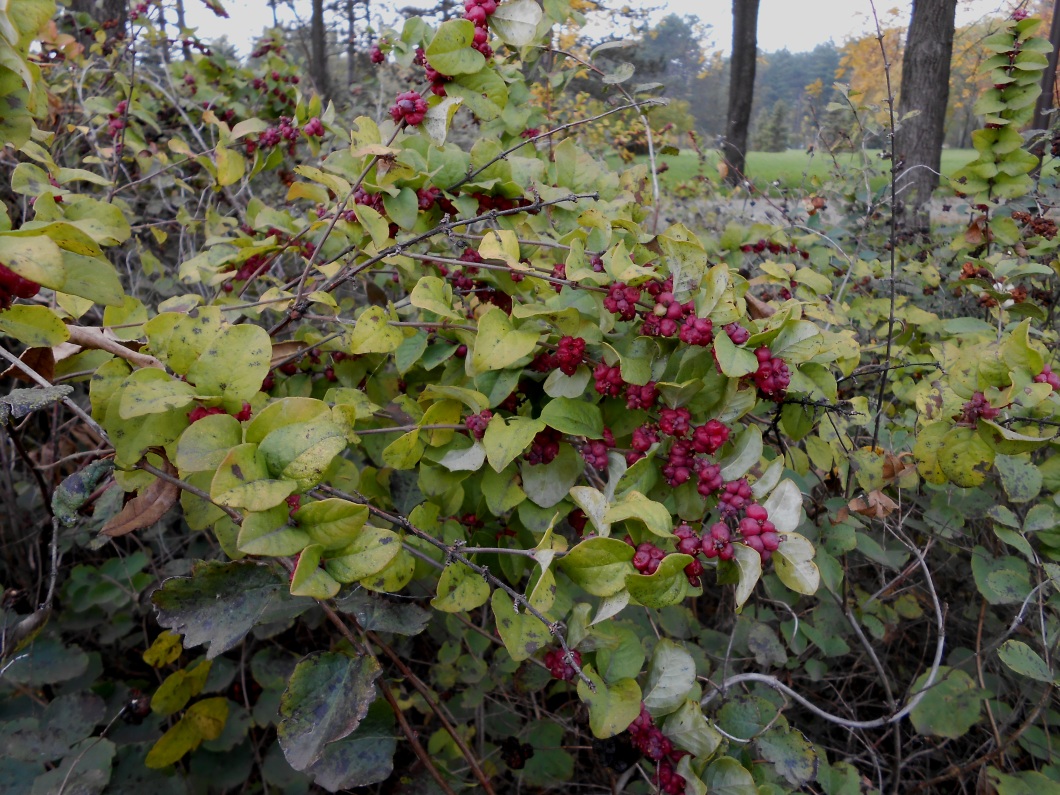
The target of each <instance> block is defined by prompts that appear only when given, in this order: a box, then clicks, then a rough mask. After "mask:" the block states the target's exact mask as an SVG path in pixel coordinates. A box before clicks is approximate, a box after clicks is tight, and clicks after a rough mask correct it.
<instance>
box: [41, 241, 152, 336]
mask: <svg viewBox="0 0 1060 795" xmlns="http://www.w3.org/2000/svg"><path fill="white" fill-rule="evenodd" d="M63 266H64V267H65V269H66V278H65V279H63V284H62V287H60V288H59V290H58V292H61V293H66V294H67V295H76V296H78V297H80V298H85V299H87V300H89V301H92V302H93V303H97V304H104V305H106V306H107V307H108V308H109V307H111V306H118V305H120V304H121V303H122V302H123V300H124V299H125V298H126V296H125V291H124V290H123V289H122V285H121V280H120V279H119V278H118V273H117V271H115V270H114V266H113V265H111V264H110V263H109V262H108V261H107V260H106V259H104V258H103V257H89V256H85V255H83V254H76V253H74V252H72V251H63ZM146 319H147V318H146V317H144V320H146ZM107 322H108V321H107V320H106V318H104V323H107ZM118 334H119V336H120V335H121V330H119V332H118Z"/></svg>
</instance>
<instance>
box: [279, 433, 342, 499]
mask: <svg viewBox="0 0 1060 795" xmlns="http://www.w3.org/2000/svg"><path fill="white" fill-rule="evenodd" d="M346 444H347V439H346V429H345V428H343V427H342V426H341V425H338V424H337V423H335V422H333V421H332V420H331V419H330V418H319V419H315V420H310V421H309V422H299V423H294V424H292V425H285V426H283V427H282V428H277V429H276V430H274V431H272V432H271V433H269V435H268V436H266V437H265V438H264V439H262V440H261V444H260V445H259V447H258V453H259V454H260V456H261V458H262V460H263V461H264V462H265V465H266V467H267V469H268V471H269V473H271V474H272V475H275V476H277V477H282V478H285V479H288V480H293V481H296V482H297V490H298V491H305V490H306V489H309V488H311V487H313V486H315V485H317V484H318V483H319V482H320V481H321V480H322V479H323V477H324V473H325V472H326V471H327V469H328V467H329V466H331V461H332V459H334V458H335V456H337V455H338V454H339V453H341V452H342V451H343V450H345V449H346Z"/></svg>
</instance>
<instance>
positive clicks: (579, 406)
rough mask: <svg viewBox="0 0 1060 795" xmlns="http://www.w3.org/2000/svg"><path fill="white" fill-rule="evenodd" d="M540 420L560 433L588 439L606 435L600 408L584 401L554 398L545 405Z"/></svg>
mask: <svg viewBox="0 0 1060 795" xmlns="http://www.w3.org/2000/svg"><path fill="white" fill-rule="evenodd" d="M540 419H541V420H542V421H543V422H544V423H545V424H546V425H548V427H550V428H555V429H556V430H557V431H559V432H560V433H567V434H570V435H572V436H584V437H586V438H588V439H600V438H602V437H603V435H604V417H603V415H602V414H601V413H600V407H599V406H597V405H595V404H593V403H587V402H586V401H584V400H574V399H572V398H565V397H558V398H553V399H552V400H550V401H549V402H548V403H547V404H546V405H545V408H544V410H543V411H542V412H541V417H540Z"/></svg>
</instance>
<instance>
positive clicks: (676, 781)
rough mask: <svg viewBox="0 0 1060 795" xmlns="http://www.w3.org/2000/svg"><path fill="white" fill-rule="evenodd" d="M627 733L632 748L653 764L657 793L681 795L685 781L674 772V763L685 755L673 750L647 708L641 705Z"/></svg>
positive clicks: (671, 744)
mask: <svg viewBox="0 0 1060 795" xmlns="http://www.w3.org/2000/svg"><path fill="white" fill-rule="evenodd" d="M627 731H628V732H629V736H630V739H632V740H633V745H634V747H635V748H636V749H637V750H638V751H640V752H641V753H642V754H644V756H646V757H648V758H649V759H651V760H652V761H653V762H655V765H656V767H655V783H656V784H657V785H658V788H659V791H660V792H662V793H665V795H683V793H684V791H685V780H684V778H683V777H681V776H679V775H678V774H677V773H676V772H675V770H674V763H675V762H677V761H678V760H679V759H680V758H681V757H682V756H684V755H685V754H684V752H682V751H677V750H675V749H674V746H673V743H671V742H670V739H669V738H668V737H667V736H666V735H665V734H663V733H662V730H661V729H659V728H658V727H657V726H656V725H655V721H654V720H652V717H651V715H650V714H648V708H647V707H645V706H644V705H643V704H642V705H641V707H640V715H638V716H637V717H636V718H634V720H633V722H632V723H631V724H629V729H627Z"/></svg>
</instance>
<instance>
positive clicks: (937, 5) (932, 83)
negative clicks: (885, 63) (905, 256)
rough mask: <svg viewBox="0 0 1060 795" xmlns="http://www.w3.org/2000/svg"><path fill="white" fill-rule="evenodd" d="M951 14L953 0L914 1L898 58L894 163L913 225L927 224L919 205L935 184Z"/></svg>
mask: <svg viewBox="0 0 1060 795" xmlns="http://www.w3.org/2000/svg"><path fill="white" fill-rule="evenodd" d="M956 13H957V0H913V13H912V17H911V18H910V21H909V34H908V36H907V37H906V43H905V54H904V56H903V58H902V87H901V91H900V94H899V101H898V118H899V119H900V120H901V123H900V126H899V127H898V130H897V131H896V133H895V137H894V152H893V155H894V166H895V167H896V168H898V169H899V173H898V190H899V191H900V195H901V197H902V203H903V204H904V205H905V206H906V207H907V208H908V210H909V213H908V214H907V216H906V219H907V223H910V222H911V223H912V224H915V225H916V226H918V227H920V226H923V227H925V228H926V226H927V216H926V214H925V213H924V212H923V211H922V208H924V206H925V205H926V204H927V203H928V202H929V201H930V200H931V194H932V192H933V191H934V190H935V188H937V187H938V184H939V167H940V165H941V160H942V139H943V133H944V125H945V122H946V103H947V101H948V99H949V93H950V81H949V78H950V58H951V56H952V55H953V33H954V21H955V16H956ZM910 113H915V115H913V116H910V117H908V118H907V114H910ZM895 209H896V211H897V210H898V208H895Z"/></svg>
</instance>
